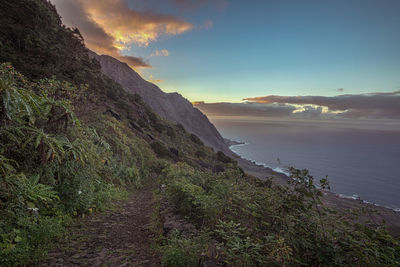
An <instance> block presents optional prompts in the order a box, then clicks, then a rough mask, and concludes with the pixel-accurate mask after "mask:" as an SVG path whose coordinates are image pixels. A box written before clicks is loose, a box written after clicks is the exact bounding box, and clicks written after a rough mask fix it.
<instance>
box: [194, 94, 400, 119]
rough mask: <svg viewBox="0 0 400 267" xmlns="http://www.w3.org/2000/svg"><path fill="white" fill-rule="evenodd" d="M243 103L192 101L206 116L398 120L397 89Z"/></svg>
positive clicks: (266, 99) (255, 100)
mask: <svg viewBox="0 0 400 267" xmlns="http://www.w3.org/2000/svg"><path fill="white" fill-rule="evenodd" d="M245 100H246V101H247V102H244V103H204V102H195V103H193V104H194V105H195V106H196V107H197V108H198V109H200V110H201V111H203V112H204V113H205V114H207V115H209V116H242V117H246V116H249V117H290V118H303V119H306V118H309V119H324V120H325V119H343V118H348V119H396V120H398V119H400V91H396V92H386V93H371V94H359V95H349V94H346V95H339V96H334V97H325V96H264V97H254V98H246V99H245Z"/></svg>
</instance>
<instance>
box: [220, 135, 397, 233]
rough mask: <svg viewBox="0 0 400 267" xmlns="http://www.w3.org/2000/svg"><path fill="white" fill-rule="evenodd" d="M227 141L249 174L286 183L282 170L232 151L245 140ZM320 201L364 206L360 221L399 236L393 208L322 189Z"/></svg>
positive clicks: (351, 207) (344, 207)
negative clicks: (382, 227)
mask: <svg viewBox="0 0 400 267" xmlns="http://www.w3.org/2000/svg"><path fill="white" fill-rule="evenodd" d="M229 141H231V142H229V143H227V145H228V146H229V149H230V150H231V152H232V155H233V156H234V157H235V158H236V160H237V161H238V164H239V166H240V167H241V168H242V169H243V170H244V171H245V172H246V173H247V174H249V175H252V176H254V177H257V178H259V179H261V180H265V179H266V178H273V180H274V181H275V182H276V183H277V184H279V185H285V184H287V181H288V179H289V176H288V175H286V174H285V173H284V172H283V171H282V172H277V171H275V170H273V169H272V168H270V167H266V166H265V165H264V164H262V163H258V162H255V161H252V160H250V159H246V158H243V157H241V156H240V155H238V154H236V153H235V152H234V151H232V149H231V147H232V146H236V145H245V144H246V143H245V142H239V141H232V140H229ZM323 193H324V195H323V197H322V201H323V202H324V203H325V204H326V205H327V206H330V207H335V208H338V209H341V210H354V209H361V208H364V209H365V208H366V209H367V210H368V211H370V212H368V214H366V215H364V216H362V217H361V218H360V221H361V222H364V223H368V224H370V225H371V224H372V225H384V226H385V227H386V229H387V230H388V231H389V232H390V233H391V234H392V235H393V236H395V237H400V212H399V211H397V210H394V209H390V208H387V207H383V206H380V205H378V204H374V203H369V202H367V201H364V200H362V199H360V198H356V197H353V196H345V195H341V194H336V193H333V192H330V191H324V192H323Z"/></svg>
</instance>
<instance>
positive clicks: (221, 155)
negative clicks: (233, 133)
mask: <svg viewBox="0 0 400 267" xmlns="http://www.w3.org/2000/svg"><path fill="white" fill-rule="evenodd" d="M217 159H218V160H219V161H221V162H223V163H234V162H235V161H234V160H233V159H231V158H230V157H228V156H227V155H225V154H224V152H222V151H218V152H217Z"/></svg>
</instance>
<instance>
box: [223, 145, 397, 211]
mask: <svg viewBox="0 0 400 267" xmlns="http://www.w3.org/2000/svg"><path fill="white" fill-rule="evenodd" d="M248 144H249V143H246V142H243V143H242V144H237V145H232V146H230V149H231V150H232V151H233V152H234V153H236V154H238V155H239V153H238V152H237V151H235V147H240V146H245V145H248ZM241 157H242V158H243V159H246V160H248V161H250V162H252V163H254V164H256V165H259V166H263V167H265V168H269V169H272V170H273V171H275V172H277V173H282V174H284V175H286V176H290V173H289V172H288V171H286V170H284V169H283V168H281V167H272V166H270V165H268V164H266V163H263V162H259V161H256V160H254V159H251V158H246V157H243V156H241ZM336 195H337V196H338V197H340V198H345V199H352V200H360V201H362V202H363V203H365V204H369V205H374V206H377V207H383V208H387V209H391V210H393V211H395V212H400V208H393V207H387V206H383V205H379V204H376V203H373V202H369V201H366V200H363V199H361V197H360V196H359V195H357V194H354V195H351V196H348V195H344V194H336Z"/></svg>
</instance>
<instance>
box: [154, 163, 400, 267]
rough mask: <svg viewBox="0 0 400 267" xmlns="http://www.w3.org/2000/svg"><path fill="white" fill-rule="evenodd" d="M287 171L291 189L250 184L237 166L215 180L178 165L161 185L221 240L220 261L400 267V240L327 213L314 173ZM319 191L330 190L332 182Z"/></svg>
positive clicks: (181, 208) (189, 216)
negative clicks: (289, 175) (399, 265)
mask: <svg viewBox="0 0 400 267" xmlns="http://www.w3.org/2000/svg"><path fill="white" fill-rule="evenodd" d="M289 171H290V172H291V174H292V175H291V180H290V183H291V185H290V187H289V186H279V185H274V184H271V183H262V182H259V181H257V180H254V179H250V178H247V177H245V176H243V172H242V171H241V170H240V169H239V168H238V167H231V168H228V169H226V170H225V171H224V172H222V173H219V174H211V173H208V172H201V171H199V170H196V169H195V168H193V167H189V166H188V165H186V164H183V163H177V164H176V165H171V166H169V167H167V168H165V169H164V171H163V173H162V180H161V182H162V183H165V184H166V185H167V196H168V197H169V199H170V200H171V201H172V202H173V203H174V204H175V206H176V208H177V209H178V211H179V212H180V213H182V214H184V215H186V218H187V219H188V220H189V221H190V222H192V223H194V224H195V225H197V226H198V227H199V229H200V231H204V232H207V233H209V235H210V236H212V237H213V238H214V239H215V240H217V242H218V247H219V255H220V257H219V258H216V259H214V260H215V261H217V262H218V261H223V262H225V264H228V265H238V266H269V265H278V266H297V265H306V266H309V265H312V266H314V265H315V266H329V265H332V264H333V265H339V266H354V265H356V266H397V265H398V264H399V260H400V245H399V242H398V241H397V240H395V239H394V238H393V237H391V236H390V235H389V234H388V233H387V232H386V231H385V230H384V229H383V228H381V227H378V228H371V227H367V226H363V225H360V224H357V223H353V222H352V221H353V220H355V219H354V218H351V217H349V214H343V213H342V212H341V211H340V210H333V209H332V208H327V207H325V206H324V205H323V203H322V202H321V199H320V197H321V196H322V193H321V190H320V189H318V188H317V187H316V185H315V181H314V178H313V177H312V176H311V175H310V174H309V173H308V171H307V170H297V169H294V168H290V169H289ZM319 186H321V187H322V188H325V189H326V188H328V187H329V185H328V183H327V181H326V179H322V180H321V181H320V182H319ZM177 238H178V237H177ZM182 238H183V237H182Z"/></svg>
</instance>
